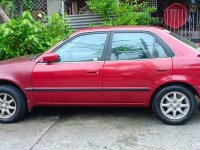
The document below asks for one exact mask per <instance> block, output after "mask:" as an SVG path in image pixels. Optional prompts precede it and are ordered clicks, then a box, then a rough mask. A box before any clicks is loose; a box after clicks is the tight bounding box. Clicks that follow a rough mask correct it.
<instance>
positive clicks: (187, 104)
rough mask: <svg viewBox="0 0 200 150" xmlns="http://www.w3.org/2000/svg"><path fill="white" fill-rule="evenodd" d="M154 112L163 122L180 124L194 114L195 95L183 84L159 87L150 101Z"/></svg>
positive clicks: (195, 105)
mask: <svg viewBox="0 0 200 150" xmlns="http://www.w3.org/2000/svg"><path fill="white" fill-rule="evenodd" d="M152 107H153V111H154V113H155V114H156V115H157V117H158V118H159V119H160V120H161V121H163V122H164V123H167V124H170V125H180V124H183V123H185V122H186V121H188V120H189V119H190V118H191V117H192V116H193V114H194V112H195V110H196V107H197V102H196V99H195V95H194V94H193V93H192V92H191V91H190V90H189V89H188V88H186V87H184V86H168V87H165V88H163V89H161V90H160V91H159V92H158V93H157V94H156V96H155V98H154V99H153V102H152Z"/></svg>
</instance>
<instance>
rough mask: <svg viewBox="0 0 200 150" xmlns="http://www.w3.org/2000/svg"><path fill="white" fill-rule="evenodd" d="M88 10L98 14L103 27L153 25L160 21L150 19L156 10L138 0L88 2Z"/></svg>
mask: <svg viewBox="0 0 200 150" xmlns="http://www.w3.org/2000/svg"><path fill="white" fill-rule="evenodd" d="M87 3H88V5H89V7H90V9H91V10H92V11H93V12H95V13H98V14H100V15H101V16H102V17H103V18H104V19H105V22H104V25H107V26H117V25H153V24H158V23H159V22H160V21H159V19H158V18H157V17H151V13H153V12H155V11H156V8H154V7H149V6H148V4H147V3H146V2H139V1H138V0H132V1H131V2H130V0H129V1H125V2H118V3H117V2H116V0H88V1H87Z"/></svg>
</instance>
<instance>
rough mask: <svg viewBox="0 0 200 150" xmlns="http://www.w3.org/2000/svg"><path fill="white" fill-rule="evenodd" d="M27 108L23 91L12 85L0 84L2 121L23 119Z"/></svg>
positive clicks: (0, 120) (10, 121)
mask: <svg viewBox="0 0 200 150" xmlns="http://www.w3.org/2000/svg"><path fill="white" fill-rule="evenodd" d="M26 110H27V105H26V99H25V97H24V95H23V94H22V92H21V91H20V90H19V89H18V88H16V87H14V86H11V85H1V86H0V122H1V123H12V122H16V121H18V120H19V119H21V118H22V117H23V116H24V114H25V112H26Z"/></svg>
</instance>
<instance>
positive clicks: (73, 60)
mask: <svg viewBox="0 0 200 150" xmlns="http://www.w3.org/2000/svg"><path fill="white" fill-rule="evenodd" d="M107 41H108V33H107V32H91V33H84V34H80V35H77V36H76V37H74V38H72V39H70V40H69V41H67V42H64V43H63V44H61V45H60V46H58V48H56V50H55V53H57V54H58V55H59V56H60V57H61V60H60V62H55V63H42V62H41V63H37V64H36V66H35V68H34V70H33V74H32V83H33V89H32V91H33V92H34V97H35V99H36V101H37V102H38V103H40V104H75V105H79V104H80V105H83V104H85V105H88V104H93V103H102V100H103V94H102V92H101V90H102V68H103V64H104V60H103V53H104V51H105V49H106V45H107Z"/></svg>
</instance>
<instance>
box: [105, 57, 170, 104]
mask: <svg viewBox="0 0 200 150" xmlns="http://www.w3.org/2000/svg"><path fill="white" fill-rule="evenodd" d="M171 75H172V60H171V58H163V59H149V60H134V61H106V62H105V65H104V69H103V89H104V90H105V91H104V99H105V102H106V103H113V104H115V103H135V104H141V105H144V104H146V103H147V101H148V95H149V93H150V91H151V90H152V87H154V86H156V85H160V84H162V83H165V82H166V81H168V80H170V79H171ZM106 90H107V91H106Z"/></svg>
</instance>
